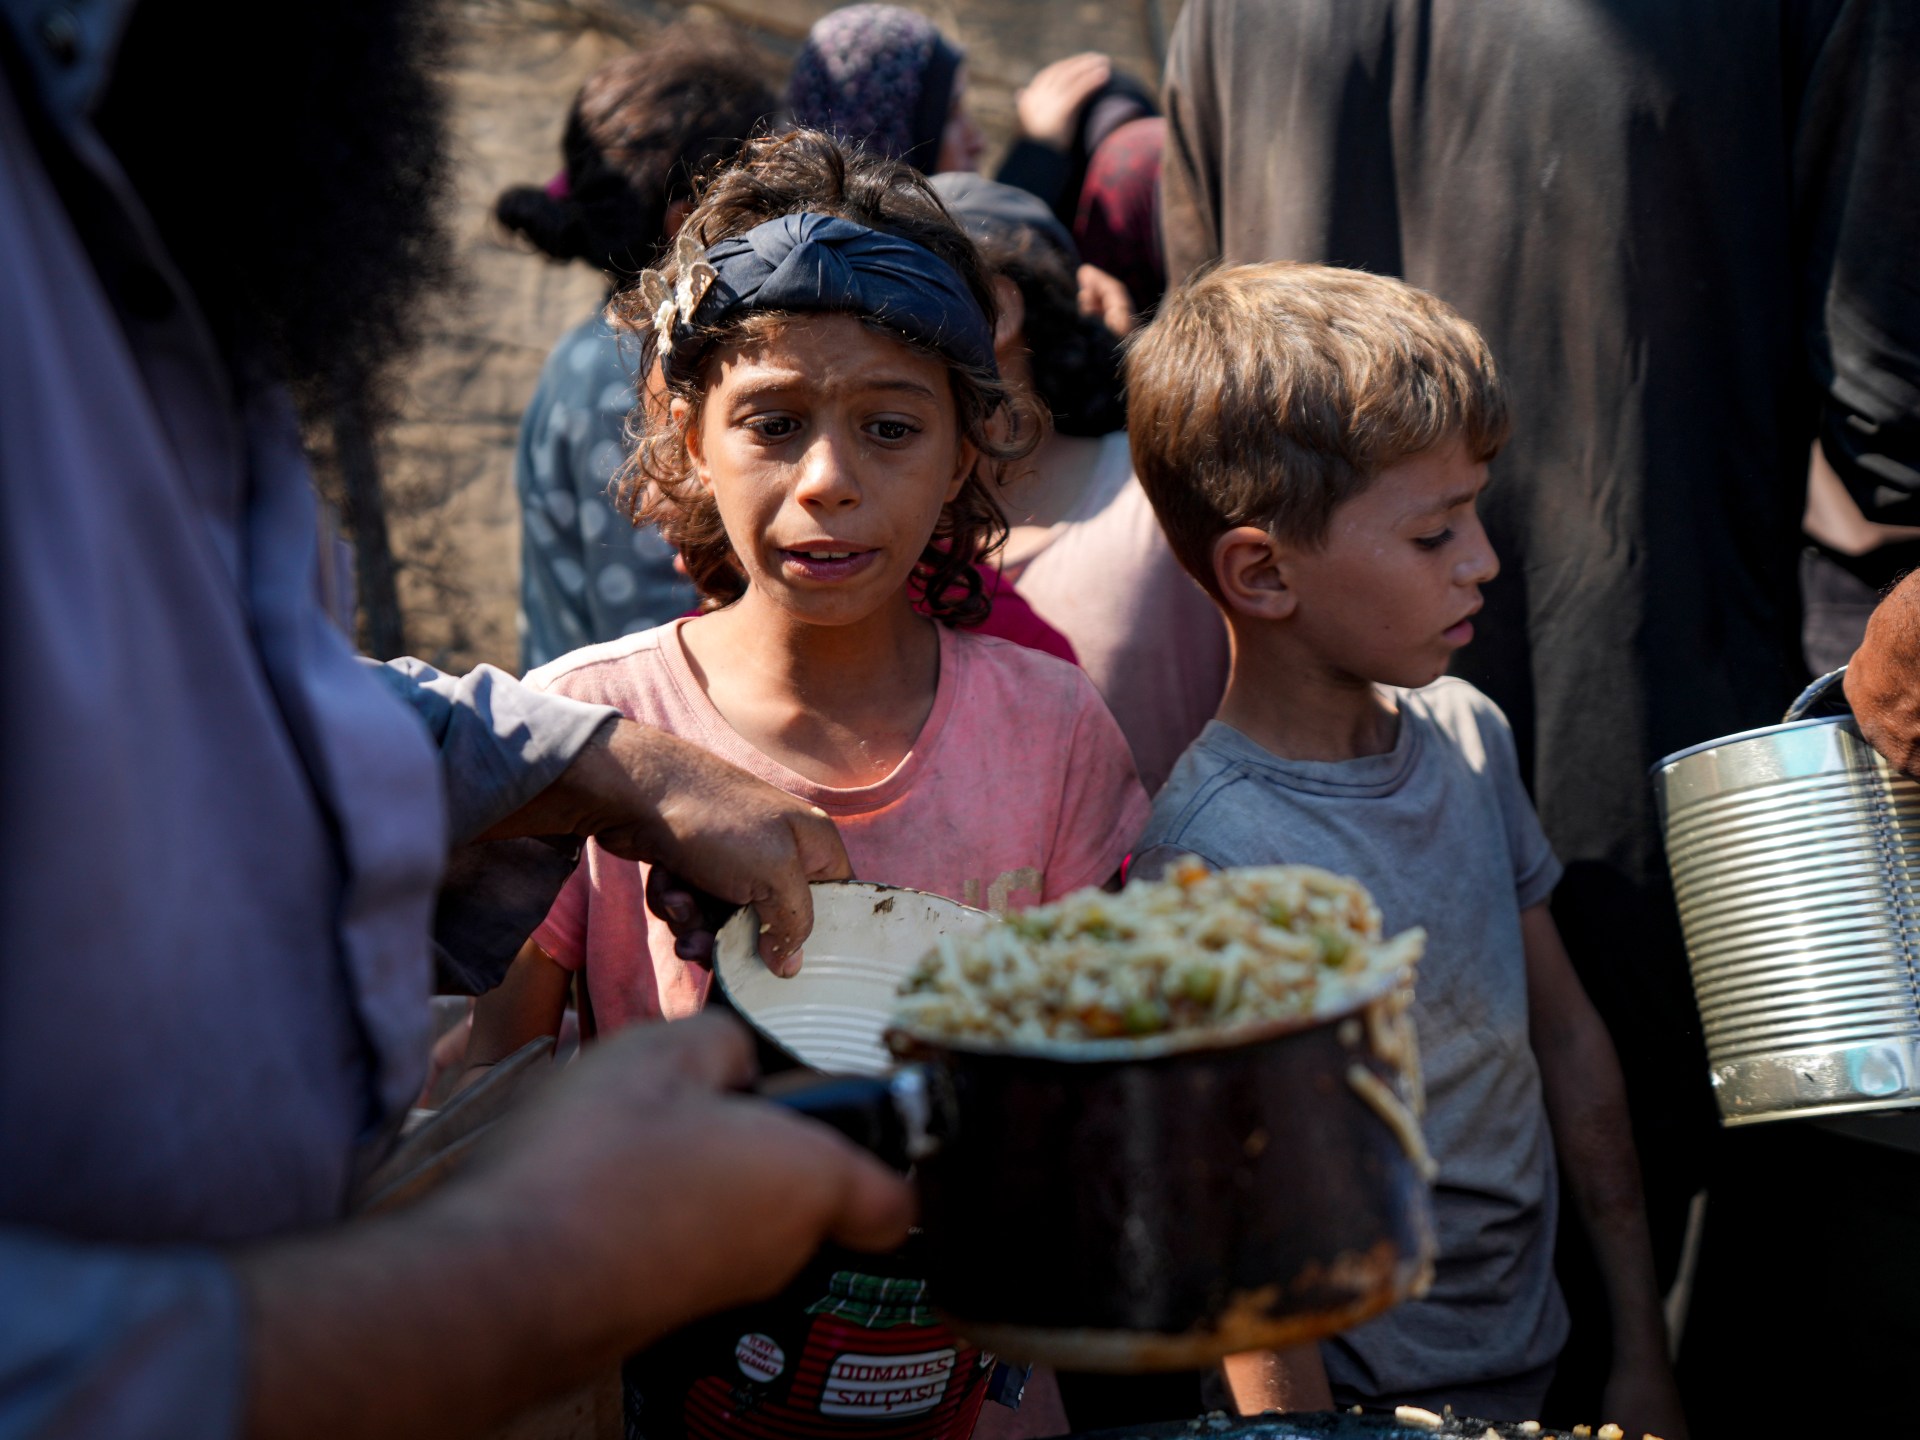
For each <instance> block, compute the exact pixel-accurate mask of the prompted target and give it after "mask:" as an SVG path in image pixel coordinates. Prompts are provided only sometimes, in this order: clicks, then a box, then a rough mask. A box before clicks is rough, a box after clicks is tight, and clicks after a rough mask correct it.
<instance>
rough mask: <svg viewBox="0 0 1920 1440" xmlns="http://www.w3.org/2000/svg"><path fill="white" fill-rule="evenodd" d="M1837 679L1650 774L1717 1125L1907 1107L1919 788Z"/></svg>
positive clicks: (1918, 932) (1911, 1070)
mask: <svg viewBox="0 0 1920 1440" xmlns="http://www.w3.org/2000/svg"><path fill="white" fill-rule="evenodd" d="M1837 682H1838V673H1837V672H1836V674H1835V675H1833V676H1828V677H1826V678H1825V679H1824V680H1823V681H1822V682H1820V683H1819V684H1816V685H1815V686H1814V687H1812V688H1811V689H1810V690H1809V691H1808V693H1807V695H1805V696H1803V697H1802V700H1801V701H1800V702H1799V703H1798V704H1797V705H1796V707H1795V709H1794V710H1793V711H1790V712H1789V716H1790V717H1798V716H1802V715H1806V718H1790V719H1789V722H1788V723H1786V724H1782V725H1773V726H1769V727H1767V728H1766V729H1763V730H1750V731H1747V732H1745V733H1743V734H1738V735H1729V736H1727V737H1725V738H1724V739H1720V740H1712V741H1708V742H1707V743H1706V744H1704V745H1696V746H1693V747H1692V748H1691V749H1687V750H1682V751H1680V752H1678V753H1677V754H1673V755H1669V756H1667V758H1666V759H1664V760H1662V761H1660V763H1659V764H1658V765H1656V766H1654V769H1653V782H1654V791H1655V796H1656V799H1657V801H1658V805H1659V811H1660V819H1661V825H1662V828H1663V830H1664V831H1665V835H1666V844H1667V863H1668V865H1669V867H1670V868H1671V870H1672V873H1673V888H1674V897H1675V900H1676V901H1677V903H1678V905H1679V909H1680V922H1681V926H1682V929H1683V931H1684V933H1685V936H1686V944H1687V955H1688V959H1689V962H1690V965H1691V968H1692V974H1693V989H1694V996H1695V999H1696V1000H1697V1001H1698V1003H1699V1006H1700V1018H1701V1022H1702V1024H1703V1026H1704V1027H1705V1030H1706V1039H1707V1056H1708V1062H1709V1064H1710V1065H1711V1067H1712V1082H1713V1086H1714V1093H1715V1095H1716V1097H1717V1098H1718V1100H1719V1104H1720V1115H1721V1119H1722V1120H1723V1121H1724V1123H1726V1124H1728V1125H1744V1124H1750V1123H1754V1122H1758V1121H1764V1120H1783V1119H1791V1118H1794V1117H1797V1116H1814V1115H1838V1114H1846V1113H1849V1112H1856V1111H1872V1110H1884V1109H1895V1108H1900V1107H1906V1106H1912V1105H1915V1104H1920V785H1916V784H1915V783H1914V782H1913V781H1912V780H1909V779H1908V778H1907V777H1906V776H1905V775H1903V774H1901V773H1900V772H1899V771H1897V770H1895V769H1894V768H1893V767H1892V766H1891V765H1889V764H1888V763H1887V762H1886V761H1885V760H1884V759H1882V758H1881V757H1880V755H1879V754H1878V753H1877V752H1875V751H1874V749H1873V748H1872V747H1871V746H1870V745H1868V744H1867V743H1866V742H1865V741H1864V740H1863V739H1861V737H1860V730H1859V727H1858V726H1857V725H1856V724H1855V723H1854V721H1853V718H1852V716H1851V715H1847V714H1828V715H1818V714H1813V715H1807V712H1809V711H1811V710H1814V709H1817V708H1819V706H1820V705H1822V704H1829V705H1830V704H1831V702H1832V701H1833V700H1834V698H1835V697H1836V696H1837V694H1838V684H1837Z"/></svg>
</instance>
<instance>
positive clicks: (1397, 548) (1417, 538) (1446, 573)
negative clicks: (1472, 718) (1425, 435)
mask: <svg viewBox="0 0 1920 1440" xmlns="http://www.w3.org/2000/svg"><path fill="white" fill-rule="evenodd" d="M1486 483H1487V467H1486V465H1485V464H1483V463H1479V462H1476V461H1473V460H1470V459H1469V458H1468V457H1467V454H1466V452H1465V451H1464V450H1463V449H1461V448H1460V447H1459V446H1457V445H1454V446H1447V447H1443V448H1440V449H1436V450H1429V451H1426V452H1423V453H1422V454H1419V455H1415V456H1411V457H1409V458H1408V459H1405V460H1402V461H1400V462H1399V463H1398V464H1395V465H1391V466H1389V467H1388V468H1387V469H1385V470H1383V471H1381V472H1380V474H1379V476H1378V478H1376V479H1375V480H1374V482H1373V484H1371V485H1370V486H1368V487H1367V489H1366V490H1364V491H1363V492H1361V493H1360V494H1359V495H1357V496H1355V497H1354V498H1353V499H1351V500H1349V501H1347V502H1346V504H1344V505H1342V506H1340V508H1339V509H1337V510H1335V511H1334V512H1333V522H1332V525H1331V527H1330V528H1329V530H1328V533H1327V538H1326V542H1325V544H1323V545H1321V546H1320V547H1319V548H1317V549H1314V550H1299V549H1292V548H1284V549H1283V550H1282V552H1281V554H1280V556H1279V563H1278V566H1277V570H1278V578H1279V580H1280V582H1281V583H1282V585H1283V586H1284V588H1285V590H1287V591H1290V592H1291V607H1290V608H1291V614H1289V615H1287V616H1285V617H1284V618H1285V619H1286V621H1287V623H1288V625H1289V627H1290V628H1291V629H1292V631H1293V633H1294V635H1295V636H1296V638H1297V639H1298V640H1299V642H1300V643H1301V644H1303V645H1304V646H1305V647H1306V648H1307V649H1308V650H1309V651H1310V653H1312V654H1313V655H1314V656H1315V657H1316V658H1317V659H1319V660H1321V661H1322V662H1323V663H1324V664H1326V665H1327V666H1328V667H1329V669H1331V670H1334V671H1336V672H1337V673H1342V674H1347V675H1351V676H1354V677H1356V678H1358V679H1362V680H1368V681H1372V682H1374V683H1376V684H1382V685H1401V686H1406V687H1408V688H1417V687H1418V686H1421V685H1426V684H1428V683H1430V682H1432V681H1434V680H1437V679H1439V678H1440V676H1442V675H1444V674H1445V673H1446V670H1447V665H1448V663H1449V662H1450V661H1451V660H1452V658H1453V652H1454V651H1456V650H1458V649H1459V648H1460V647H1461V646H1463V645H1465V644H1466V643H1467V642H1468V641H1469V640H1471V639H1473V624H1472V620H1471V617H1472V616H1473V615H1474V614H1475V613H1476V612H1477V611H1478V610H1479V609H1480V605H1481V600H1480V587H1481V586H1482V585H1484V584H1486V583H1487V582H1488V581H1489V580H1491V579H1493V577H1494V576H1495V575H1497V574H1499V573H1500V562H1499V560H1498V559H1497V558H1496V557H1495V556H1494V553H1493V546H1492V545H1491V544H1489V543H1488V541H1487V532H1486V531H1485V530H1483V529H1482V528H1481V526H1480V517H1479V515H1478V514H1476V513H1475V510H1474V502H1475V501H1476V500H1477V499H1478V497H1479V494H1480V492H1481V490H1483V489H1484V488H1486Z"/></svg>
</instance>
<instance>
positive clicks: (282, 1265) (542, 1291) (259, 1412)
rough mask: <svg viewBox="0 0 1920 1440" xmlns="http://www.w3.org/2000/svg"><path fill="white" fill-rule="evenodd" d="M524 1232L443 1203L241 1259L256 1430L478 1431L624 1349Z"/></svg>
mask: <svg viewBox="0 0 1920 1440" xmlns="http://www.w3.org/2000/svg"><path fill="white" fill-rule="evenodd" d="M537 1221H538V1217H530V1220H529V1223H528V1224H527V1225H526V1226H524V1227H523V1228H522V1229H520V1230H519V1231H517V1232H515V1231H506V1230H503V1228H502V1227H500V1226H497V1225H494V1226H475V1225H472V1224H463V1223H461V1222H460V1220H459V1219H458V1217H457V1216H455V1215H443V1214H441V1213H440V1212H439V1211H438V1210H434V1211H430V1212H429V1211H423V1212H419V1213H416V1214H408V1215H404V1216H398V1217H394V1218H391V1219H386V1220H373V1221H367V1222H364V1223H361V1224H356V1225H354V1226H352V1227H350V1228H346V1229H341V1230H338V1231H333V1232H328V1233H326V1234H323V1235H318V1236H315V1237H313V1238H312V1239H310V1240H307V1241H303V1242H293V1243H288V1244H282V1245H276V1246H272V1247H269V1248H266V1249H262V1250H260V1251H258V1252H256V1253H253V1254H251V1255H249V1256H247V1257H245V1258H244V1259H243V1260H242V1261H241V1262H240V1269H241V1273H242V1275H243V1277H244V1279H245V1282H246V1286H247V1291H248V1295H249V1299H250V1303H251V1309H252V1321H253V1324H252V1362H253V1363H252V1367H251V1383H250V1389H249V1395H248V1425H247V1433H248V1434H249V1435H250V1436H255V1437H260V1440H304V1437H309V1436H311V1437H322V1436H328V1437H331V1436H339V1435H354V1436H359V1437H364V1440H381V1437H385V1436H390V1435H391V1436H396V1437H398V1436H409V1437H429V1436H439V1435H449V1436H452V1435H472V1434H476V1433H479V1432H480V1431H482V1430H483V1429H484V1428H485V1427H486V1426H488V1425H490V1424H492V1423H494V1422H497V1421H499V1420H501V1419H503V1418H504V1417H506V1416H508V1415H510V1414H512V1413H513V1412H514V1411H516V1410H518V1409H520V1408H522V1407H524V1406H525V1405H527V1404H530V1403H531V1402H533V1401H534V1400H536V1399H537V1398H539V1397H540V1396H542V1395H544V1394H547V1393H551V1392H553V1391H556V1390H559V1389H563V1388H565V1387H566V1386H568V1385H570V1384H574V1383H577V1382H578V1381H580V1380H582V1379H584V1378H586V1377H587V1376H588V1375H589V1374H591V1373H592V1372H593V1371H594V1370H595V1369H596V1368H601V1367H604V1366H608V1365H612V1364H613V1363H615V1362H616V1361H617V1359H618V1356H619V1353H620V1351H619V1348H618V1346H617V1345H616V1344H615V1343H614V1335H613V1332H612V1330H611V1328H610V1327H609V1326H607V1325H606V1323H605V1321H604V1319H603V1318H602V1317H599V1316H597V1315H595V1314H593V1313H592V1310H591V1306H590V1305H589V1304H587V1303H586V1302H584V1301H582V1300H580V1299H579V1297H578V1296H576V1295H575V1294H573V1293H572V1290H573V1287H571V1286H566V1285H563V1284H561V1283H557V1282H559V1281H560V1280H561V1278H562V1274H563V1272H559V1271H556V1270H555V1269H554V1268H553V1264H554V1257H551V1256H549V1255H546V1254H544V1253H543V1245H542V1242H541V1236H540V1233H539V1227H538V1224H537Z"/></svg>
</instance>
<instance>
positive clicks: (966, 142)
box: [933, 63, 987, 175]
mask: <svg viewBox="0 0 1920 1440" xmlns="http://www.w3.org/2000/svg"><path fill="white" fill-rule="evenodd" d="M986 153H987V137H986V136H985V135H984V134H982V133H981V130H980V126H979V123H978V122H977V121H975V120H974V118H973V112H972V111H971V110H969V109H967V67H966V65H965V64H964V63H963V64H961V65H959V66H958V67H956V68H955V70H954V72H953V101H952V103H951V104H950V105H949V106H948V109H947V128H946V129H944V130H942V131H941V132H940V153H939V154H938V155H937V156H935V157H934V162H933V173H934V174H936V175H938V174H940V173H942V172H943V171H947V170H963V171H966V172H968V173H972V172H974V171H977V170H978V169H979V168H980V157H981V156H982V155H985V154H986Z"/></svg>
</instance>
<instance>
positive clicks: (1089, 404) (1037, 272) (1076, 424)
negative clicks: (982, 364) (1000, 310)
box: [979, 227, 1127, 436]
mask: <svg viewBox="0 0 1920 1440" xmlns="http://www.w3.org/2000/svg"><path fill="white" fill-rule="evenodd" d="M979 244H980V254H981V258H983V259H984V260H985V261H986V262H987V265H988V267H989V268H990V269H991V270H992V271H993V272H994V273H995V274H997V275H1004V276H1005V277H1006V278H1007V279H1009V280H1011V281H1012V282H1013V283H1014V284H1015V285H1016V286H1017V287H1019V290H1020V299H1021V302H1022V303H1023V304H1024V305H1025V306H1026V311H1027V315H1026V320H1025V322H1024V323H1023V324H1022V325H1021V327H1020V333H1021V336H1022V338H1024V339H1025V341H1026V343H1027V349H1028V351H1029V352H1031V354H1032V357H1033V359H1032V370H1033V388H1034V390H1035V391H1036V392H1037V393H1038V394H1039V396H1040V399H1041V400H1042V401H1044V402H1045V404H1046V407H1047V409H1048V410H1050V411H1052V412H1053V423H1054V428H1055V429H1057V430H1059V431H1060V433H1061V434H1063V435H1087V436H1099V435H1107V434H1111V433H1112V432H1113V431H1115V430H1124V429H1126V428H1127V396H1126V387H1125V386H1124V385H1123V383H1122V381H1121V370H1120V365H1121V358H1120V357H1121V349H1120V341H1119V340H1118V339H1117V338H1116V337H1115V335H1114V333H1113V332H1112V331H1111V330H1109V329H1108V328H1107V327H1106V324H1105V323H1104V322H1103V321H1102V320H1101V319H1100V317H1099V316H1097V315H1083V314H1081V313H1080V286H1079V281H1078V279H1077V278H1076V277H1075V275H1074V273H1073V267H1072V265H1071V263H1070V262H1069V261H1068V259H1067V257H1066V255H1065V254H1063V253H1062V252H1061V250H1060V248H1059V247H1058V246H1057V245H1054V244H1051V243H1049V241H1048V240H1047V238H1046V237H1045V236H1044V235H1042V234H1040V233H1039V232H1038V231H1036V230H1032V229H1020V230H1018V231H1015V230H1012V229H1011V228H1007V227H1001V228H997V229H996V230H995V231H994V233H993V234H992V235H991V236H989V237H988V238H985V239H982V240H981V241H980V242H979Z"/></svg>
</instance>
